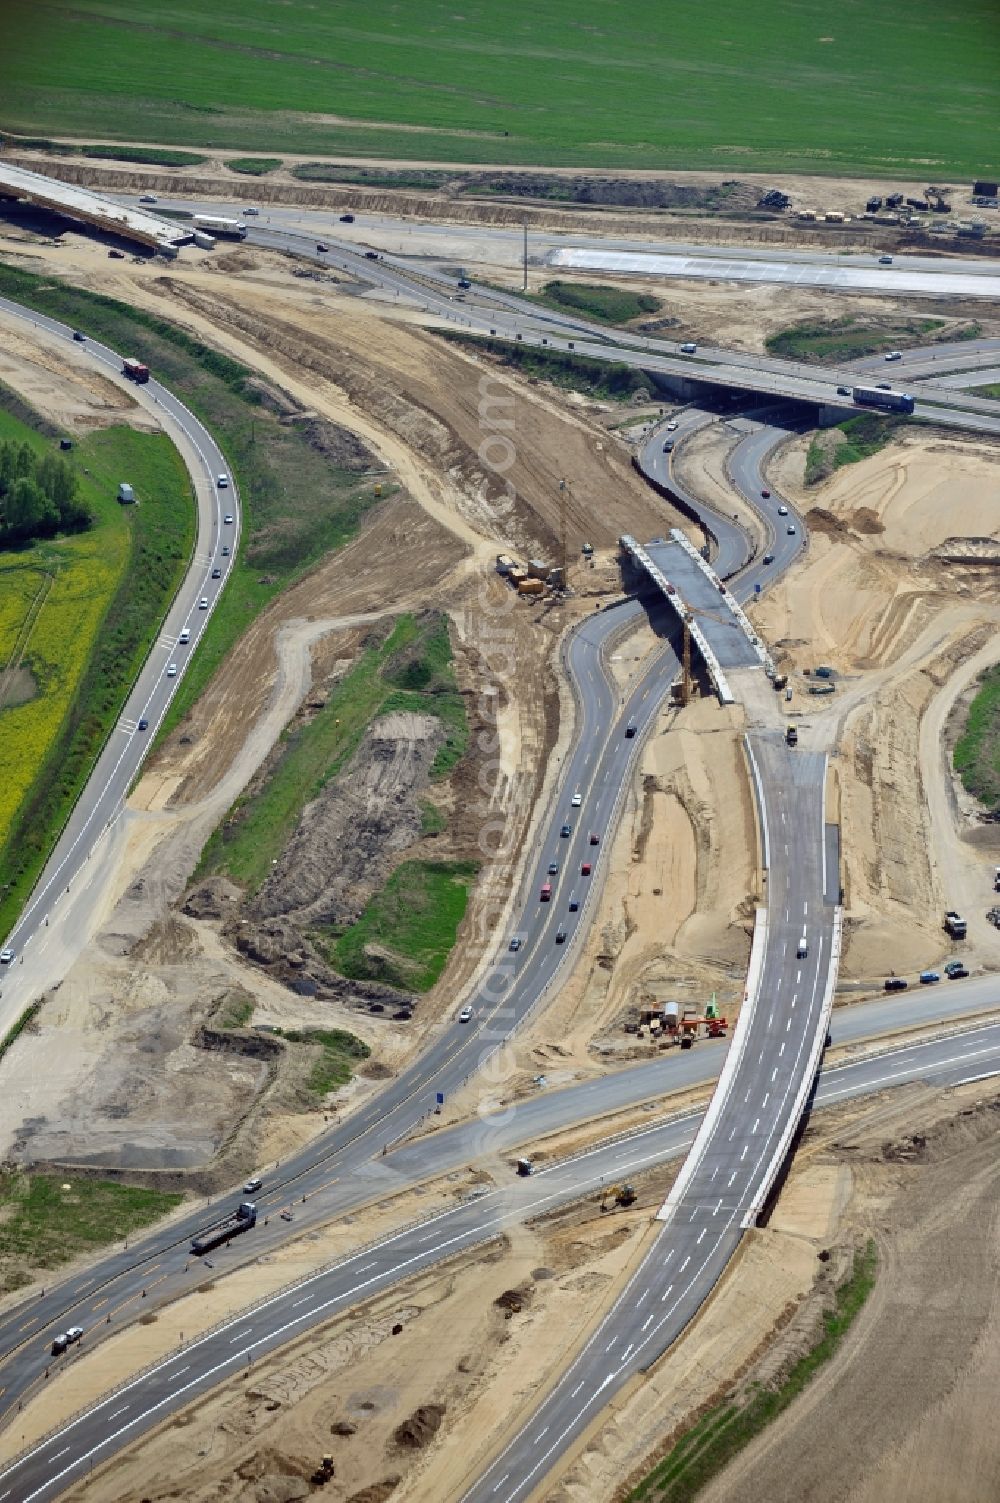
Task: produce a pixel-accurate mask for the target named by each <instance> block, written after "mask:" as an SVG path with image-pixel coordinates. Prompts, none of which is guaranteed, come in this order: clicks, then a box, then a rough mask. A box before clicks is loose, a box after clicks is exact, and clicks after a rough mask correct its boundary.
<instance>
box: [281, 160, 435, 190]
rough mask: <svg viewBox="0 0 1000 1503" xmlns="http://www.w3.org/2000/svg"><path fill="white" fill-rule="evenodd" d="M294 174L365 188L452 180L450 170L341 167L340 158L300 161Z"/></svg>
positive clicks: (419, 186)
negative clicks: (329, 160) (322, 160)
mask: <svg viewBox="0 0 1000 1503" xmlns="http://www.w3.org/2000/svg"><path fill="white" fill-rule="evenodd" d="M291 173H292V177H297V178H298V179H299V180H300V182H303V183H357V184H358V185H359V186H360V187H365V188H411V189H413V190H415V191H420V192H424V193H426V192H434V191H435V190H436V189H438V188H442V187H444V185H445V184H446V183H448V182H450V181H451V180H452V177H453V174H452V173H450V172H436V171H435V170H434V169H433V168H431V169H428V170H426V171H425V170H424V169H423V168H420V167H400V168H395V169H392V168H387V167H341V166H339V165H338V164H337V163H336V162H297V163H296V164H295V166H294V167H293V168H292V169H291Z"/></svg>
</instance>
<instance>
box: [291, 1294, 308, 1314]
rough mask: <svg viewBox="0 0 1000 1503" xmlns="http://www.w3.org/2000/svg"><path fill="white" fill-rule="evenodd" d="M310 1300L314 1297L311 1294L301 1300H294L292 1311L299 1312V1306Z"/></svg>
mask: <svg viewBox="0 0 1000 1503" xmlns="http://www.w3.org/2000/svg"><path fill="white" fill-rule="evenodd" d="M310 1299H312V1295H311V1294H304V1295H303V1296H302V1298H301V1299H297V1300H293V1301H292V1309H293V1310H297V1309H298V1307H299V1305H304V1304H305V1302H306V1300H310Z"/></svg>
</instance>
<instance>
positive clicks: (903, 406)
mask: <svg viewBox="0 0 1000 1503" xmlns="http://www.w3.org/2000/svg"><path fill="white" fill-rule="evenodd" d="M851 395H852V396H853V398H854V400H855V402H857V404H858V406H859V407H883V408H884V409H885V410H886V412H912V411H913V398H912V397H911V396H910V394H909V393H908V392H905V391H885V390H884V389H883V388H882V387H881V386H855V388H854V390H853V391H852V393H851Z"/></svg>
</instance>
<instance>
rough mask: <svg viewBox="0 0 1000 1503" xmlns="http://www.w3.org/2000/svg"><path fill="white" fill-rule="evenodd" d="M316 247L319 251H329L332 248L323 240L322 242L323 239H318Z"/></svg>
mask: <svg viewBox="0 0 1000 1503" xmlns="http://www.w3.org/2000/svg"><path fill="white" fill-rule="evenodd" d="M316 249H317V250H318V251H328V250H329V249H330V247H329V246H328V245H324V244H323V242H322V240H317V241H316Z"/></svg>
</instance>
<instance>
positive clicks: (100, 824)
mask: <svg viewBox="0 0 1000 1503" xmlns="http://www.w3.org/2000/svg"><path fill="white" fill-rule="evenodd" d="M0 309H2V310H3V312H4V313H6V314H8V315H13V316H14V317H16V318H17V319H18V321H19V322H20V323H22V324H27V325H29V326H31V327H33V328H34V329H35V330H36V331H38V330H40V331H42V332H43V333H44V334H45V335H48V336H54V338H55V339H56V340H57V341H59V342H64V341H65V342H67V343H68V344H69V345H71V346H72V349H73V351H74V353H75V354H76V355H77V356H78V357H79V358H81V359H86V360H87V361H88V362H89V363H92V364H95V365H96V366H98V368H99V369H100V370H101V371H102V373H103V374H104V375H108V374H109V373H113V374H114V376H115V377H117V378H118V379H119V380H121V368H122V357H121V356H120V355H118V354H116V353H115V351H114V350H110V349H108V348H107V346H105V345H102V344H99V343H98V342H97V341H95V340H89V339H88V340H87V341H86V343H85V344H83V345H79V344H75V343H73V338H72V336H73V331H72V329H71V328H69V326H68V325H66V324H62V323H59V322H58V321H57V320H56V319H52V318H47V317H45V316H44V315H43V314H40V313H34V312H33V311H31V310H28V309H25V308H22V307H21V306H20V305H19V304H17V303H12V302H10V301H9V300H8V299H7V298H0ZM129 390H130V392H132V383H129ZM134 396H135V399H136V401H137V402H138V403H139V405H140V406H143V407H148V408H149V410H150V411H151V412H152V413H153V414H154V416H155V417H156V418H157V420H158V421H159V422H160V423H161V425H162V426H163V428H164V430H165V432H166V433H167V434H168V436H169V437H170V438H171V439H172V440H173V442H174V444H175V446H176V447H177V449H178V452H179V453H180V455H181V457H182V459H183V460H184V462H185V465H186V467H187V470H188V473H189V475H190V477H191V482H192V486H193V488H194V492H195V496H196V500H197V516H198V530H197V537H196V541H195V547H194V553H193V555H192V559H191V563H190V566H189V568H188V571H187V573H186V574H185V576H184V580H183V582H182V583H181V585H180V588H179V589H178V591H177V594H176V596H175V597H174V600H173V602H172V603H171V605H170V607H169V609H168V611H167V615H166V619H165V621H164V622H163V623H162V625H161V628H160V631H159V633H158V635H157V638H156V641H155V643H154V645H153V648H152V650H151V651H150V654H149V656H148V657H147V659H146V661H145V663H144V664H143V666H142V668H141V670H140V672H139V675H138V677H137V679H136V681H135V683H134V685H133V686H132V689H131V691H130V693H129V695H128V698H127V700H126V702H125V704H124V706H123V708H122V712H121V716H120V718H119V720H118V721H117V723H116V725H115V726H114V728H113V730H112V731H111V733H110V735H109V736H108V739H107V741H106V742H105V744H104V747H103V749H102V751H101V753H100V756H99V757H98V759H97V762H96V763H95V765H94V768H93V771H92V772H91V775H90V778H89V779H88V782H87V785H86V787H85V788H84V790H83V793H82V794H81V796H80V798H79V800H78V801H77V804H76V806H75V808H74V809H73V812H72V814H71V815H70V817H69V819H68V820H67V822H66V825H65V827H64V829H63V831H62V834H61V835H60V837H59V839H58V841H57V842H56V845H55V847H54V849H53V851H52V854H51V855H50V857H49V859H48V861H47V862H46V864H45V867H44V870H43V871H42V873H41V875H40V876H39V878H38V881H37V882H36V884H35V887H34V889H33V891H32V893H31V896H30V898H29V899H28V903H27V905H26V907H25V908H24V910H23V912H22V913H21V915H20V917H19V918H18V920H17V923H16V924H15V926H14V928H13V929H12V930H11V932H10V934H9V935H8V936H7V939H6V941H5V943H6V944H7V945H8V946H9V947H10V948H11V949H12V950H13V951H14V960H13V962H12V963H11V964H10V965H7V966H4V967H0V977H2V980H0V985H2V988H3V992H2V1001H0V1033H2V1032H5V1031H6V1030H7V1029H8V1028H9V1027H10V1026H11V1025H12V1024H13V1023H14V1022H15V1021H16V1020H17V1018H18V1017H19V1016H20V1015H21V1013H22V1012H23V1011H24V1009H25V1007H27V1005H28V1003H29V1002H30V1001H31V999H32V998H33V997H35V996H37V995H38V994H39V993H40V992H41V991H43V990H45V988H46V987H47V986H49V985H50V984H51V982H52V979H53V977H52V976H51V974H49V973H48V967H47V964H46V956H45V949H46V945H47V944H48V943H49V942H50V941H55V940H56V934H55V932H54V931H55V930H57V929H58V931H59V932H58V944H59V945H60V947H61V948H62V950H63V953H64V954H66V952H67V951H69V952H70V953H72V952H73V946H74V944H75V948H76V950H77V951H78V950H79V949H81V948H82V946H83V944H84V943H85V941H86V938H87V936H86V934H85V933H80V934H78V935H74V934H73V933H72V932H71V931H72V920H71V919H70V920H67V911H68V910H69V909H70V908H71V905H70V904H67V903H66V902H65V899H66V897H67V895H68V894H71V893H72V891H73V888H74V884H78V883H79V882H80V880H81V877H82V876H83V875H84V873H85V868H86V866H87V862H88V861H89V859H90V857H91V856H92V855H93V853H94V851H95V849H96V847H97V846H98V844H99V843H100V841H101V838H102V836H103V835H104V833H105V831H106V830H107V829H108V827H109V826H110V825H111V824H112V823H113V822H114V820H115V819H116V818H117V817H118V815H119V814H120V813H121V811H122V809H123V807H124V803H125V798H126V795H127V793H128V790H129V788H130V787H131V785H132V783H133V782H134V780H135V778H136V776H137V774H138V772H139V770H140V768H141V766H142V763H143V761H144V760H145V757H146V753H147V751H148V749H149V747H150V745H151V744H152V741H153V738H154V737H155V735H156V732H157V730H158V728H159V726H160V724H161V722H162V720H163V717H164V715H165V714H166V712H167V710H168V709H169V707H170V703H171V700H172V699H173V697H174V694H175V693H176V692H177V689H178V687H179V686H180V683H181V681H182V679H183V677H184V673H185V670H186V668H187V664H188V662H189V661H190V658H191V654H192V653H193V652H194V649H195V647H196V646H197V644H198V642H199V640H200V638H201V635H202V632H203V631H204V630H205V627H206V626H207V624H208V619H209V617H210V615H211V613H212V611H213V610H214V608H215V605H216V604H217V602H218V599H219V597H220V595H221V594H222V591H223V589H224V588H225V585H226V581H227V578H228V574H229V569H230V566H231V564H232V562H233V557H235V554H236V551H237V548H238V545H239V539H240V531H241V508H240V499H239V492H238V490H237V488H236V486H235V484H234V483H233V479H232V475H231V474H230V473H229V466H228V464H227V462H226V459H225V457H224V455H223V453H222V451H221V450H220V449H219V447H218V445H217V444H216V443H215V441H214V439H213V438H212V436H211V434H209V432H208V431H207V429H206V428H204V427H203V426H202V424H201V423H200V422H199V421H198V419H197V418H196V417H194V416H193V415H192V413H190V412H189V411H188V409H187V408H186V407H185V406H184V404H183V403H182V402H181V401H179V399H178V398H177V397H175V396H174V395H173V394H172V393H171V392H170V391H168V390H167V389H166V387H164V386H161V385H160V384H159V382H157V381H154V380H150V381H149V383H148V384H146V385H144V386H136V387H135V388H134ZM221 474H226V475H227V476H228V481H229V483H228V485H227V486H226V488H225V489H221V490H220V488H219V487H218V485H217V483H216V482H217V479H218V477H219V475H221ZM139 504H140V505H141V504H142V498H141V497H140V498H139ZM227 514H229V515H231V516H232V517H233V519H234V520H233V522H232V523H230V524H227V523H225V522H224V520H223V518H224V517H225V516H226V515H227ZM223 546H228V547H229V548H230V550H231V554H230V556H229V557H223V556H222V553H221V549H222V547H223ZM213 568H219V569H221V571H222V577H221V579H218V580H215V579H213V578H212V577H211V576H212V569H213ZM202 599H204V600H205V601H206V602H207V605H206V608H205V609H204V610H201V609H199V601H200V600H202ZM184 627H187V628H188V629H189V630H190V633H191V639H190V641H189V642H188V643H187V644H181V643H179V642H178V636H179V634H180V632H181V630H182V629H183V628H184ZM170 663H176V665H177V675H176V677H174V678H168V677H167V668H168V666H169V664H170ZM143 718H145V719H146V720H147V721H148V722H149V725H148V729H146V730H143V731H140V730H139V729H138V724H139V721H140V719H143ZM46 931H49V932H48V933H47V932H46Z"/></svg>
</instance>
